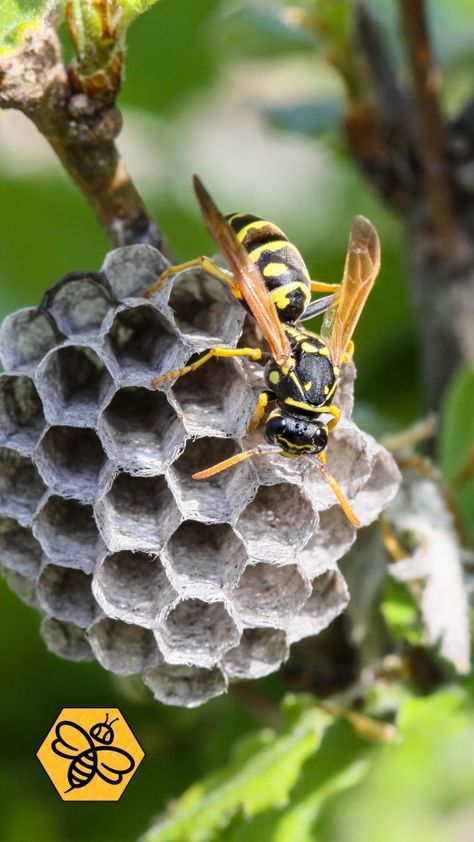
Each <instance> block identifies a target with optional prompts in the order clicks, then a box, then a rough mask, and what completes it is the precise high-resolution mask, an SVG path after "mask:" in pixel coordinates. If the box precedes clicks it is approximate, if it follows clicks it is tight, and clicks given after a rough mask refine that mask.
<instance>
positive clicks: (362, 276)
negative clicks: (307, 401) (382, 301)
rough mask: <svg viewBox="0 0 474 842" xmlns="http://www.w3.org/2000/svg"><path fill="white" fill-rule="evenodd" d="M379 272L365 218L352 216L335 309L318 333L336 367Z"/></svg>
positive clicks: (374, 234)
mask: <svg viewBox="0 0 474 842" xmlns="http://www.w3.org/2000/svg"><path fill="white" fill-rule="evenodd" d="M379 269H380V240H379V237H378V234H377V231H376V230H375V228H374V226H373V225H372V223H371V222H369V220H368V219H366V218H365V216H356V218H355V220H354V222H353V225H352V229H351V233H350V236H349V245H348V248H347V255H346V263H345V266H344V277H343V279H342V284H341V288H340V290H339V291H338V293H337V295H336V302H337V303H336V306H335V307H332V308H331V309H330V310H329V311H328V312H327V313H326V315H325V318H324V322H323V329H322V334H323V337H324V338H325V339H326V340H327V341H328V344H329V351H330V354H331V359H332V362H333V363H334V365H337V366H339V365H340V364H341V362H342V358H343V356H344V353H345V352H346V351H347V348H348V346H349V342H350V341H351V338H352V334H353V333H354V330H355V326H356V324H357V322H358V320H359V316H360V314H361V312H362V309H363V307H364V304H365V302H366V300H367V296H368V295H369V293H370V291H371V289H372V287H373V285H374V283H375V279H376V277H377V275H378V273H379Z"/></svg>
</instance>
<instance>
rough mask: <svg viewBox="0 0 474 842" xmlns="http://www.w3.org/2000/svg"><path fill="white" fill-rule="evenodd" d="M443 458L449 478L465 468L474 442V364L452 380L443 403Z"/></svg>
mask: <svg viewBox="0 0 474 842" xmlns="http://www.w3.org/2000/svg"><path fill="white" fill-rule="evenodd" d="M441 419H442V420H441V435H440V450H439V462H440V467H441V470H442V471H443V474H444V476H445V477H446V479H447V480H448V481H449V480H450V479H452V478H453V477H454V476H455V475H456V474H457V473H458V471H459V470H460V469H461V468H462V466H463V462H464V460H465V458H466V456H467V453H468V452H469V450H470V449H471V448H472V446H473V445H474V366H473V365H466V366H464V367H463V368H461V369H460V371H458V373H457V374H456V375H455V377H454V379H453V380H452V382H451V384H450V386H449V388H448V390H447V392H446V395H445V398H444V401H443V406H442V415H441Z"/></svg>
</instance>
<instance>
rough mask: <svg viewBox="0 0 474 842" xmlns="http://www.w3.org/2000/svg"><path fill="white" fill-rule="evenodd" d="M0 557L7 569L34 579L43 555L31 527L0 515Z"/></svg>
mask: <svg viewBox="0 0 474 842" xmlns="http://www.w3.org/2000/svg"><path fill="white" fill-rule="evenodd" d="M0 558H1V560H2V564H3V565H4V566H5V567H7V568H8V569H9V570H14V571H16V572H17V573H20V574H21V575H23V576H26V577H27V578H29V579H36V576H37V575H38V573H39V570H40V568H41V565H42V562H43V559H44V555H43V550H42V549H41V546H40V545H39V543H38V541H37V540H36V539H35V538H34V537H33V534H32V532H31V529H30V528H29V527H26V526H20V524H19V523H17V521H16V520H14V519H13V518H9V517H4V516H0Z"/></svg>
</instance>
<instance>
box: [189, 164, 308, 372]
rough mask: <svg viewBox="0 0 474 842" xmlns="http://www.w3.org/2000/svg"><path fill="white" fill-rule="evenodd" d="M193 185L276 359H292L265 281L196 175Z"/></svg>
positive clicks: (236, 280) (206, 217) (223, 252)
mask: <svg viewBox="0 0 474 842" xmlns="http://www.w3.org/2000/svg"><path fill="white" fill-rule="evenodd" d="M193 184H194V190H195V193H196V196H197V199H198V202H199V205H200V207H201V212H202V215H203V217H204V221H205V223H206V226H207V229H208V231H209V233H210V235H211V237H212V238H213V240H214V241H215V243H216V244H217V245H218V246H219V249H220V250H221V252H222V254H223V256H224V257H225V259H226V261H227V263H228V265H229V268H230V270H231V272H232V274H233V276H234V280H235V283H236V284H237V286H238V287H239V289H240V291H241V293H242V297H243V299H244V301H245V302H246V304H247V305H248V308H249V310H250V312H251V313H252V316H253V317H254V319H255V320H256V322H257V324H258V325H259V327H260V330H261V331H262V333H263V335H264V337H265V339H266V340H267V342H268V344H269V345H270V349H271V352H272V355H273V357H274V358H275V360H276V362H277V363H278V364H279V365H281V364H282V363H283V362H284V361H285V360H286V359H287V358H288V357H290V356H291V348H290V343H289V341H288V338H287V336H286V334H285V332H284V330H283V327H282V324H281V322H280V319H279V318H278V314H277V311H276V308H275V305H274V304H273V301H271V299H270V298H269V296H268V292H267V288H266V286H265V283H264V281H263V278H262V276H261V274H260V272H259V270H258V268H257V266H255V264H254V263H252V261H251V260H250V259H249V256H248V254H247V252H246V251H245V249H244V247H243V245H242V244H241V243H239V241H238V240H237V237H236V236H235V234H234V232H233V230H232V228H231V226H230V225H229V223H228V222H227V219H226V218H225V216H223V214H222V213H221V212H220V210H219V209H218V208H217V207H216V205H215V203H214V201H213V200H212V198H211V197H210V195H209V193H208V192H207V190H206V188H205V187H204V185H203V183H202V182H201V181H200V179H199V178H198V177H197V175H195V176H194V178H193Z"/></svg>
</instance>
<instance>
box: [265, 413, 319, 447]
mask: <svg viewBox="0 0 474 842" xmlns="http://www.w3.org/2000/svg"><path fill="white" fill-rule="evenodd" d="M265 436H266V439H267V441H269V442H270V444H277V445H278V446H279V447H281V449H282V450H283V452H284V453H286V454H289V455H291V456H302V455H304V454H305V453H320V452H321V450H324V448H325V447H326V445H327V443H328V431H327V427H326V426H325V425H324V424H323V423H322V421H314V420H313V419H311V418H308V417H307V416H304V415H294V414H291V415H290V414H289V413H286V412H285V411H284V410H280V409H277V410H274V412H272V413H270V415H269V416H268V419H267V423H266V425H265Z"/></svg>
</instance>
